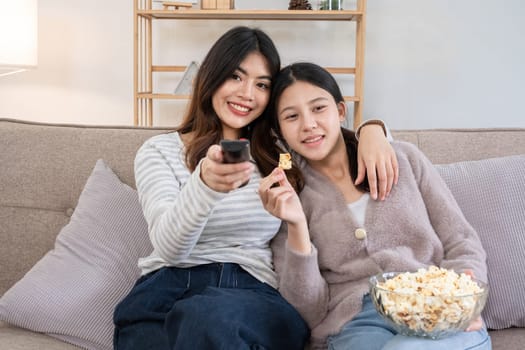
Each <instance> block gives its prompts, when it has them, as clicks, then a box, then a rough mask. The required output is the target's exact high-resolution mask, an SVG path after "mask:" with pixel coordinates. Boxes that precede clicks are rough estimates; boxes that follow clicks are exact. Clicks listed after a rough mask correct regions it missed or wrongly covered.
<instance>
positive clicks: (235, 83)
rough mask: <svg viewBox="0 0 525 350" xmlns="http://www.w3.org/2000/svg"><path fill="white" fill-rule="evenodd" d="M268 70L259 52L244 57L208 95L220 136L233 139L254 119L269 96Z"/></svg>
mask: <svg viewBox="0 0 525 350" xmlns="http://www.w3.org/2000/svg"><path fill="white" fill-rule="evenodd" d="M270 85H271V73H270V69H269V67H268V62H267V61H266V59H265V58H264V56H263V55H261V54H260V53H259V52H253V53H250V54H248V55H247V56H246V58H245V59H244V60H243V61H242V62H241V64H240V65H239V67H237V69H236V70H235V72H234V73H233V74H232V76H231V77H230V78H228V79H226V80H225V81H224V83H222V85H221V86H220V87H219V88H218V89H217V91H216V92H215V94H214V95H213V97H212V105H213V109H214V110H215V112H216V113H217V115H218V116H219V119H220V120H221V123H222V129H223V138H225V139H237V138H239V135H240V129H241V128H243V127H245V126H246V125H248V124H249V123H251V122H252V121H253V120H255V119H256V118H258V117H259V116H260V115H261V114H262V112H263V111H264V109H265V108H266V105H267V104H268V100H269V98H270Z"/></svg>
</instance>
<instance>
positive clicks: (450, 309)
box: [375, 266, 483, 333]
mask: <svg viewBox="0 0 525 350" xmlns="http://www.w3.org/2000/svg"><path fill="white" fill-rule="evenodd" d="M377 287H378V288H377V289H375V293H376V295H375V297H376V298H377V300H379V303H380V304H381V305H380V307H381V308H382V310H381V311H383V313H384V314H385V315H386V316H387V317H388V318H390V319H391V320H392V321H394V322H395V323H397V324H400V325H404V326H406V327H408V328H409V329H410V330H413V331H416V333H417V332H419V333H421V332H423V333H424V332H440V331H446V330H448V329H451V328H455V327H457V326H458V325H463V324H464V323H465V322H469V321H470V320H471V319H472V316H473V314H474V312H475V311H476V302H477V300H478V298H479V296H477V294H479V293H482V292H483V288H481V287H480V286H479V285H478V284H477V283H476V282H475V281H473V280H472V279H471V278H470V276H469V275H467V274H465V273H461V274H458V273H456V272H454V271H452V270H447V269H443V268H439V267H436V266H430V267H429V268H428V270H427V269H419V270H417V272H413V273H411V272H406V273H400V274H398V275H396V276H395V277H393V278H390V279H387V280H386V281H384V282H378V283H377ZM390 292H393V293H390Z"/></svg>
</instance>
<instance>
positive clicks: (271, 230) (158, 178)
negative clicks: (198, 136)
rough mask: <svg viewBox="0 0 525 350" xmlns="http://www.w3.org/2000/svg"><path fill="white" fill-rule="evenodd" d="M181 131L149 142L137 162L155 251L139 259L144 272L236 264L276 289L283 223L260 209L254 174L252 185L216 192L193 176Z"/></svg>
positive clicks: (197, 174)
mask: <svg viewBox="0 0 525 350" xmlns="http://www.w3.org/2000/svg"><path fill="white" fill-rule="evenodd" d="M184 157H185V148H184V144H183V142H182V140H181V139H180V136H179V134H178V133H176V132H175V133H169V134H162V135H157V136H154V137H152V138H151V139H149V140H147V141H146V142H145V143H144V145H143V146H142V147H141V148H140V149H139V151H138V152H137V155H136V158H135V180H136V184H137V190H138V194H139V199H140V202H141V205H142V209H143V212H144V216H145V218H146V221H147V223H148V228H149V235H150V239H151V242H152V244H153V247H154V250H153V252H152V253H151V255H150V256H148V257H145V258H143V259H140V260H139V267H140V268H141V269H142V274H146V273H149V272H151V271H155V270H157V269H159V268H161V267H163V266H177V267H190V266H195V265H200V264H208V263H214V262H231V263H237V264H239V265H240V266H242V268H243V269H245V270H246V271H248V272H249V273H250V274H251V275H252V276H254V277H255V278H257V279H258V280H260V281H262V282H265V283H268V284H270V285H271V286H273V287H277V278H276V274H275V271H274V270H273V264H272V253H271V250H270V246H269V244H270V240H271V239H272V238H273V237H274V236H275V234H276V232H277V230H278V229H279V225H280V220H279V219H277V218H275V217H273V216H272V215H270V214H269V213H268V212H267V211H266V210H265V209H264V207H263V206H262V203H261V199H260V198H259V195H258V194H257V192H256V190H257V189H258V187H259V182H260V179H261V175H260V173H259V172H258V171H257V170H256V171H255V172H254V173H253V175H252V178H251V179H250V182H249V183H248V184H247V185H246V186H244V187H241V188H240V189H237V190H234V191H231V192H229V193H221V192H215V191H213V190H212V189H210V188H209V187H207V186H206V185H205V184H204V182H203V181H202V180H201V178H200V163H199V166H197V169H196V170H195V171H194V172H193V173H190V170H189V169H188V168H187V167H186V164H185V160H184Z"/></svg>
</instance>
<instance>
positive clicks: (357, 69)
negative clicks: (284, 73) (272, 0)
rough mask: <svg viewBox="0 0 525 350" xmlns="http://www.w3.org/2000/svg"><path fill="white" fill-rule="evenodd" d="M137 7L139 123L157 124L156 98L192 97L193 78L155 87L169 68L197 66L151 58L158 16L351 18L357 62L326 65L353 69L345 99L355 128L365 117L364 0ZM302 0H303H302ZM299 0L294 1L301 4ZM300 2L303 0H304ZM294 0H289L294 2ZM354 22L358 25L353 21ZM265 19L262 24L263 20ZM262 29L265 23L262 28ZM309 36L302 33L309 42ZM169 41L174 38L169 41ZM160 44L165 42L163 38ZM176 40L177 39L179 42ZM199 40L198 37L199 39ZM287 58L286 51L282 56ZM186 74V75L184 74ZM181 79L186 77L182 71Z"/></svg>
mask: <svg viewBox="0 0 525 350" xmlns="http://www.w3.org/2000/svg"><path fill="white" fill-rule="evenodd" d="M133 1H134V4H135V8H134V54H133V55H134V63H133V71H134V79H133V86H134V102H133V113H134V114H133V124H134V125H137V126H153V125H154V113H153V101H155V100H188V99H189V97H190V96H189V95H188V94H187V93H186V91H187V87H190V86H189V85H188V83H189V81H190V80H189V79H188V80H187V81H184V82H183V83H182V84H180V86H179V88H178V89H177V92H175V93H159V92H156V91H154V90H155V87H154V86H153V75H154V74H163V73H167V72H170V73H172V72H177V73H181V74H183V73H184V72H186V71H187V70H188V68H191V69H189V70H188V71H191V70H192V69H193V68H194V67H188V66H185V65H156V64H154V63H153V62H154V58H153V39H152V38H153V26H152V22H153V21H157V20H198V21H202V22H204V23H206V21H209V20H228V21H245V20H251V21H287V22H289V21H326V22H330V23H335V22H347V23H349V25H348V27H347V28H348V31H352V32H355V45H354V50H355V51H354V57H355V65H354V66H353V67H352V66H344V67H325V68H326V69H327V70H328V71H329V72H330V73H332V74H334V75H339V74H341V75H353V76H354V80H353V85H354V86H353V87H354V92H353V95H351V96H344V98H345V101H346V102H347V103H352V104H353V107H354V108H353V127H354V128H356V127H357V126H358V125H359V124H360V123H361V121H362V114H363V63H364V52H365V17H366V16H365V12H366V0H357V4H356V6H355V7H356V8H355V10H339V11H330V10H307V9H295V10H293V11H291V10H235V9H232V8H229V7H226V8H225V9H218V8H216V7H217V6H223V5H225V3H228V6H233V1H225V2H224V3H221V1H220V0H211V2H208V1H205V0H202V1H201V9H195V8H191V9H185V10H182V11H181V10H174V9H163V10H161V9H153V8H152V0H133ZM299 2H300V1H299ZM299 2H297V1H295V3H296V4H297V5H300V4H299ZM301 3H302V5H301V6H306V5H304V4H305V2H304V1H303V2H301ZM290 4H291V2H290ZM202 6H215V7H214V8H213V9H204V8H203V7H202ZM352 22H353V23H354V24H355V25H352ZM262 25H264V24H261V26H262ZM262 29H263V30H264V27H263V28H262ZM311 40H312V38H311V37H309V36H308V37H306V36H305V38H304V41H305V42H309V41H311ZM170 43H171V41H170ZM161 45H162V43H161ZM175 45H176V44H175ZM196 45H198V43H196ZM348 47H351V45H348V46H347V45H342V46H341V50H348ZM283 58H284V57H283ZM186 78H187V77H186ZM182 79H185V77H184V76H183V78H182Z"/></svg>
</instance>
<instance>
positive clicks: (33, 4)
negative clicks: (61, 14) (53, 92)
mask: <svg viewBox="0 0 525 350" xmlns="http://www.w3.org/2000/svg"><path fill="white" fill-rule="evenodd" d="M37 5H38V3H37V0H10V1H0V76H3V75H9V74H14V73H18V72H22V71H25V70H27V69H30V68H36V66H37V61H38V55H37V37H38V26H37V24H38V11H37V10H38V7H37Z"/></svg>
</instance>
